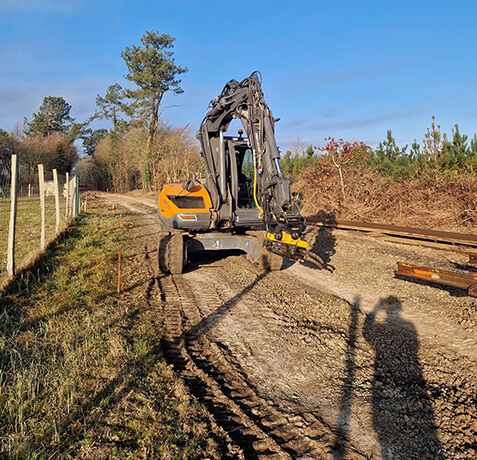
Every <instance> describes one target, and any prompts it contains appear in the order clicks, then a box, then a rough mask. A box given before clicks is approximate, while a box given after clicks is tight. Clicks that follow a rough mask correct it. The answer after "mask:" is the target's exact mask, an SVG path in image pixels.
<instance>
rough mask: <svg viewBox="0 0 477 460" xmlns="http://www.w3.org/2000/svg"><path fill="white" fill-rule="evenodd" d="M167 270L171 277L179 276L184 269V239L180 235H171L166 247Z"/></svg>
mask: <svg viewBox="0 0 477 460" xmlns="http://www.w3.org/2000/svg"><path fill="white" fill-rule="evenodd" d="M167 248H168V250H167V252H168V261H167V268H168V269H169V271H170V272H171V273H172V274H173V275H180V274H181V273H182V269H183V268H184V238H183V236H182V234H181V233H173V234H172V235H171V237H170V239H169V243H168V245H167Z"/></svg>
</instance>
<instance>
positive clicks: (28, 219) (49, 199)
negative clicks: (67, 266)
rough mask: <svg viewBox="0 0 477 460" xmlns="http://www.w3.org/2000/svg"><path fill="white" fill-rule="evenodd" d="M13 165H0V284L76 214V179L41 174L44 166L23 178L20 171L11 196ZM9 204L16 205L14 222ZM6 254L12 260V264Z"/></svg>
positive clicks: (50, 172) (19, 169) (41, 248)
mask: <svg viewBox="0 0 477 460" xmlns="http://www.w3.org/2000/svg"><path fill="white" fill-rule="evenodd" d="M12 158H13V156H12ZM14 163H16V160H15V162H14V161H12V162H11V163H9V164H2V163H0V281H2V280H3V279H5V278H6V277H7V276H8V275H12V274H14V273H13V272H14V271H15V266H21V265H23V264H24V263H27V262H28V259H30V258H31V257H33V255H34V254H37V253H38V252H39V251H41V250H43V249H45V247H46V245H47V244H48V243H49V242H51V241H53V240H54V239H55V238H56V236H57V235H58V233H59V232H60V231H61V230H62V229H64V228H65V227H66V225H67V224H68V221H69V219H70V218H71V217H73V216H75V215H76V214H77V212H78V210H79V206H78V205H77V200H78V197H77V192H76V188H77V178H76V176H75V177H73V178H69V177H68V175H62V174H57V173H56V171H54V170H53V171H48V170H43V165H38V166H37V168H35V170H34V171H31V172H30V173H29V174H25V172H24V171H22V169H21V167H20V168H18V171H17V175H16V176H15V177H16V179H17V180H16V189H15V191H16V193H13V192H14V191H13V190H12V175H14V173H15V167H14ZM12 165H13V166H12ZM12 171H13V172H12ZM55 176H56V177H55ZM12 203H13V204H15V205H16V206H15V209H14V211H15V212H14V218H13V222H12ZM12 225H13V227H14V231H13V232H12ZM12 233H13V235H14V239H13V241H11V238H12ZM9 239H10V242H9ZM9 254H10V257H11V256H12V255H13V257H14V258H13V260H12V261H11V262H10V261H9ZM10 265H11V266H10Z"/></svg>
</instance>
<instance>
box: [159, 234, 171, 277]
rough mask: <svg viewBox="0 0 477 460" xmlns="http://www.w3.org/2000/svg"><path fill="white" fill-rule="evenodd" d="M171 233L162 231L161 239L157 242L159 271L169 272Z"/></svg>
mask: <svg viewBox="0 0 477 460" xmlns="http://www.w3.org/2000/svg"><path fill="white" fill-rule="evenodd" d="M170 239H171V235H170V233H169V232H160V233H159V241H158V243H157V265H158V267H159V271H160V272H162V273H167V272H168V271H169V269H168V252H169V250H168V246H169V240H170Z"/></svg>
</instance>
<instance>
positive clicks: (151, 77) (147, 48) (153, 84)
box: [121, 31, 187, 186]
mask: <svg viewBox="0 0 477 460" xmlns="http://www.w3.org/2000/svg"><path fill="white" fill-rule="evenodd" d="M174 40H175V38H173V37H170V36H169V35H167V34H162V35H159V34H158V32H156V31H146V33H145V34H144V35H143V36H142V38H141V43H142V46H137V45H133V46H131V47H126V48H125V50H124V51H123V52H122V53H121V57H122V58H123V59H124V62H125V63H126V66H127V68H128V70H129V73H128V74H127V75H125V77H126V79H127V80H129V81H132V82H134V83H135V84H136V86H137V88H136V89H127V90H125V92H124V94H125V96H126V97H128V98H130V99H132V100H133V102H132V103H131V104H130V105H129V110H130V114H131V115H132V116H133V118H136V119H140V120H141V121H143V122H144V123H145V124H146V125H147V126H148V131H149V132H148V138H147V148H146V150H147V155H148V158H147V159H146V186H149V184H148V182H149V180H150V171H149V170H148V168H149V161H148V159H149V155H150V152H151V144H152V142H153V140H154V136H155V133H156V130H157V128H158V126H159V106H160V104H161V101H162V98H163V96H164V94H165V93H166V92H167V91H173V92H174V93H176V94H180V93H182V92H183V90H182V88H181V87H180V83H181V80H179V79H177V76H178V75H181V74H183V73H184V72H187V68H186V67H181V66H177V65H175V63H174V59H173V54H174V53H173V51H172V48H173V46H174V45H173V42H174Z"/></svg>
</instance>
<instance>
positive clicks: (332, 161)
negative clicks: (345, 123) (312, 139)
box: [282, 117, 477, 180]
mask: <svg viewBox="0 0 477 460" xmlns="http://www.w3.org/2000/svg"><path fill="white" fill-rule="evenodd" d="M325 141H326V142H327V143H326V145H325V147H313V146H312V145H309V146H308V147H306V149H305V148H302V149H301V150H300V149H299V150H298V151H297V150H296V149H295V151H294V152H292V151H291V150H288V151H287V152H286V153H285V155H284V157H283V158H282V169H283V171H284V173H285V174H286V175H290V176H293V177H295V178H296V177H298V176H300V175H301V174H302V173H303V172H304V171H306V170H307V169H310V168H311V169H317V170H320V171H324V170H326V169H329V168H332V169H335V170H336V171H338V172H339V171H342V170H343V168H361V169H362V168H370V169H371V170H373V171H374V172H377V173H379V174H381V175H383V176H386V177H389V178H392V179H394V180H401V179H423V180H428V179H432V178H433V177H435V175H436V174H439V175H440V176H442V177H444V178H445V177H448V178H453V177H456V176H465V175H469V176H473V175H474V174H475V172H476V171H477V135H476V134H474V135H473V137H472V138H471V139H469V136H468V135H466V134H462V133H461V132H460V130H459V126H458V125H457V124H456V125H454V128H453V129H452V135H451V136H450V137H449V136H448V135H447V134H446V133H442V132H441V128H440V126H439V125H437V124H436V121H435V117H432V122H431V126H430V128H427V131H426V133H425V134H424V139H423V140H422V143H418V142H417V141H416V140H414V141H413V142H412V144H411V145H410V146H409V145H405V146H403V147H399V146H398V145H397V143H396V140H395V139H394V137H393V134H392V131H391V130H388V131H387V136H386V139H385V140H383V141H382V142H380V143H379V144H378V146H377V147H375V148H374V149H372V148H371V147H370V146H368V145H366V144H365V143H363V142H346V141H344V140H343V139H339V140H335V139H334V138H331V137H330V138H326V139H325Z"/></svg>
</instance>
